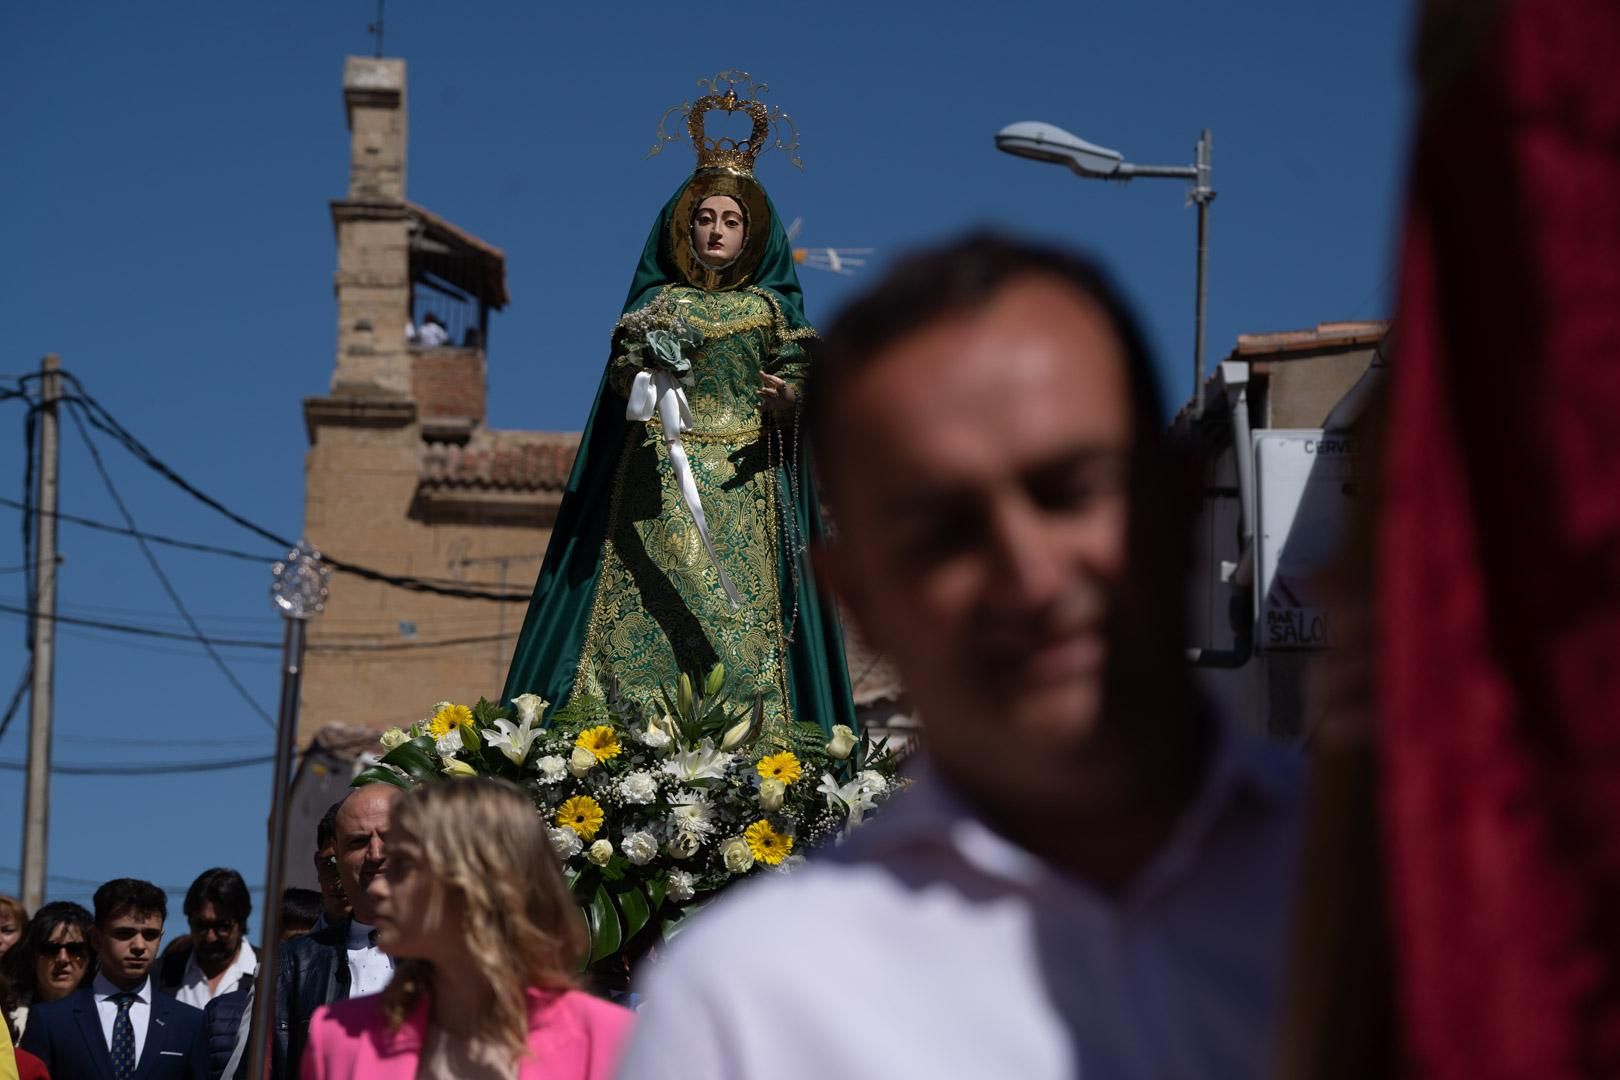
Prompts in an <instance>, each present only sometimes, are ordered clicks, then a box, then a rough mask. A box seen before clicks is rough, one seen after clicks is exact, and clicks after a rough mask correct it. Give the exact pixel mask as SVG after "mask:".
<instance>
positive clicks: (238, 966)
mask: <svg viewBox="0 0 1620 1080" xmlns="http://www.w3.org/2000/svg"><path fill="white" fill-rule="evenodd" d="M258 970H259V958H258V956H257V955H256V954H255V953H254V952H253V946H251V945H249V944H248V943H247V942H245V941H244V942H242V947H241V948H240V949H237V950H236V959H234V960H232V961H231V963H230V966H229V967H227V968H226V969H225V973H224V974H223V975H221V976H220V977H219V983H218V984H217V986H216V988H215V989H212V990H211V989H209V987H208V976H207V975H206V974H204V973H203V969H202V968H201V967H199V966H197V950H196V949H195V948H193V949H192V950H191V956H190V957H188V958H187V960H186V973H185V974H184V975H182V976H181V977H180V989H179V990H177V991H175V994H174V999H175V1000H176V1001H178V1002H180V1003H181V1004H183V1005H190V1006H193V1007H194V1008H198V1009H201V1008H203V1007H204V1006H206V1005H207V1004H208V1003H209V1002H210V1001H213V1000H214V999H215V998H217V997H218V996H219V995H221V994H228V993H230V992H231V991H232V990H240V989H241V988H242V980H243V979H244V978H246V979H247V980H248V981H249V982H251V981H252V979H253V976H254V974H256V973H257V972H258Z"/></svg>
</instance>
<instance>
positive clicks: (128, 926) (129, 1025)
mask: <svg viewBox="0 0 1620 1080" xmlns="http://www.w3.org/2000/svg"><path fill="white" fill-rule="evenodd" d="M167 916H168V897H167V896H165V895H164V893H163V890H162V889H160V888H158V887H157V886H156V885H153V884H151V883H150V882H146V881H137V880H135V879H134V878H118V879H117V880H114V881H109V882H107V883H106V884H105V885H103V886H101V887H100V888H99V889H97V890H96V895H95V924H94V926H93V927H92V928H91V931H90V945H91V948H92V949H93V950H94V952H95V956H96V963H97V971H96V977H95V979H94V981H93V982H92V983H91V984H90V985H89V986H87V987H84V988H82V989H79V990H77V991H75V992H74V993H72V994H70V995H68V996H67V997H65V998H63V999H62V1000H60V1001H53V1002H47V1003H45V1004H41V1005H36V1006H35V1007H34V1009H33V1010H32V1011H31V1012H30V1013H29V1016H28V1029H27V1031H26V1032H25V1033H24V1034H23V1040H22V1049H24V1050H27V1051H28V1052H30V1053H32V1054H33V1055H35V1056H36V1057H38V1058H39V1059H40V1060H41V1061H43V1062H44V1063H45V1067H46V1068H47V1069H48V1070H49V1071H50V1074H51V1075H52V1076H59V1077H92V1076H110V1077H112V1078H113V1080H132V1078H133V1077H134V1076H135V1075H136V1074H137V1072H138V1073H139V1075H140V1077H141V1080H181V1078H185V1080H201V1078H202V1077H204V1076H206V1075H207V1072H206V1064H207V1051H206V1044H205V1033H204V1029H203V1014H202V1011H201V1010H200V1009H195V1008H192V1007H191V1006H190V1005H185V1004H182V1003H180V1002H178V1001H176V1000H174V999H173V998H171V997H168V996H167V995H164V994H158V993H155V992H154V990H153V985H152V978H151V969H152V965H153V962H154V960H155V959H156V958H157V956H158V949H159V946H160V945H161V944H162V941H163V921H164V919H165V918H167Z"/></svg>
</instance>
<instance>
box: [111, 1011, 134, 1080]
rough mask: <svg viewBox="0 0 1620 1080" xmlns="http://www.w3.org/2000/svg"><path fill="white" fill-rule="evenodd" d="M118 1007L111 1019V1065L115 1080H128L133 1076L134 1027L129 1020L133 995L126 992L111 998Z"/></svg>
mask: <svg viewBox="0 0 1620 1080" xmlns="http://www.w3.org/2000/svg"><path fill="white" fill-rule="evenodd" d="M112 1000H113V1002H114V1004H116V1005H117V1006H118V1015H117V1016H115V1017H114V1018H113V1030H112V1063H113V1076H114V1077H115V1078H116V1080H129V1078H130V1077H132V1076H134V1075H135V1025H134V1024H133V1023H131V1022H130V1019H129V1007H130V1006H131V1005H133V1004H135V995H134V994H131V993H128V992H127V991H126V992H125V993H122V994H114V995H113V996H112Z"/></svg>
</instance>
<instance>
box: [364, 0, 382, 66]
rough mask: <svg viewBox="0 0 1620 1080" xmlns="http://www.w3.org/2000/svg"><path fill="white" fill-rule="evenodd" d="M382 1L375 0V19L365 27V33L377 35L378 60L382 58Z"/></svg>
mask: <svg viewBox="0 0 1620 1080" xmlns="http://www.w3.org/2000/svg"><path fill="white" fill-rule="evenodd" d="M383 3H384V0H377V21H376V22H374V23H372V24H371V25H370V26H367V27H366V33H368V34H375V35H377V59H379V60H381V59H382V54H383Z"/></svg>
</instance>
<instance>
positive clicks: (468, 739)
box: [461, 724, 484, 754]
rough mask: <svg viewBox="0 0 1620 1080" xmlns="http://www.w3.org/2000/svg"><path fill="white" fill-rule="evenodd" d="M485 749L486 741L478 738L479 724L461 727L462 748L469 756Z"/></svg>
mask: <svg viewBox="0 0 1620 1080" xmlns="http://www.w3.org/2000/svg"><path fill="white" fill-rule="evenodd" d="M483 747H484V740H483V739H480V738H479V737H478V725H477V724H463V725H461V748H462V749H463V750H465V751H467V753H469V754H476V753H478V751H480V750H482V749H483Z"/></svg>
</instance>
